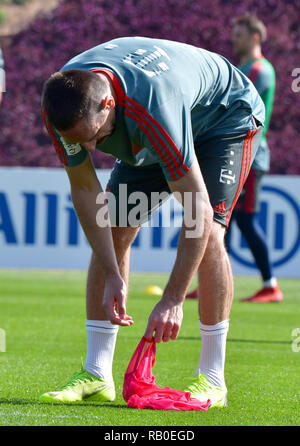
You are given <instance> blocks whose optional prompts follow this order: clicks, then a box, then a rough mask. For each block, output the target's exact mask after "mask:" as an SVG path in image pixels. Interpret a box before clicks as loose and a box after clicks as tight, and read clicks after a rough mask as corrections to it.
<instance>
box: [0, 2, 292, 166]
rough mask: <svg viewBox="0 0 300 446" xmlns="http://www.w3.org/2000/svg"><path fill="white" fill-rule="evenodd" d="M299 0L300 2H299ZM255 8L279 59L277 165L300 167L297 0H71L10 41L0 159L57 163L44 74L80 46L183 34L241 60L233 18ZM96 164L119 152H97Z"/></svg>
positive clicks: (273, 131)
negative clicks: (233, 39) (43, 109)
mask: <svg viewBox="0 0 300 446" xmlns="http://www.w3.org/2000/svg"><path fill="white" fill-rule="evenodd" d="M297 3H298V6H297ZM246 11H250V12H253V13H256V14H257V15H258V17H259V18H260V19H261V20H263V22H264V23H265V24H266V26H267V29H268V39H267V42H266V44H265V45H264V46H263V54H264V55H265V57H266V58H267V59H269V60H270V62H271V63H272V64H273V65H274V67H275V70H276V75H277V88H276V96H275V105H274V112H273V116H272V120H271V124H270V130H269V134H268V141H269V145H270V148H271V160H272V161H271V172H272V173H279V174H284V173H289V174H300V156H299V154H300V125H299V123H300V92H299V93H295V92H293V91H292V88H291V85H292V81H293V77H292V75H291V73H292V71H293V69H294V68H296V67H300V59H299V54H300V9H299V2H298V0H293V1H291V0H264V1H254V0H244V1H243V2H241V1H240V0H232V1H230V2H229V1H227V0H156V1H155V2H153V1H150V0H113V1H111V2H108V1H106V0H89V1H84V0H66V1H63V2H62V3H61V4H60V5H59V6H58V7H57V8H56V9H55V10H53V11H52V12H51V13H50V14H48V15H47V16H44V17H40V18H38V19H36V20H35V21H34V22H33V23H32V24H31V25H30V27H29V28H28V29H27V30H25V31H22V32H21V33H19V34H18V35H16V36H14V37H13V38H12V39H10V41H7V42H5V41H4V46H3V48H2V49H3V54H4V58H5V64H6V89H7V92H6V93H5V94H4V100H3V103H2V106H1V107H0V126H1V127H0V128H1V133H0V148H1V149H0V165H3V166H16V165H18V166H45V167H49V166H59V165H60V164H59V161H58V158H57V156H56V154H55V151H54V149H53V148H52V144H51V141H50V139H49V137H48V136H47V134H46V133H45V131H44V129H43V124H42V119H41V114H40V95H41V90H42V85H43V83H44V81H45V80H46V79H47V78H48V77H49V75H50V74H52V73H53V72H54V71H57V70H59V69H60V68H61V66H62V65H64V64H65V62H66V61H67V60H68V59H70V58H71V57H73V56H75V55H76V54H78V53H80V52H81V51H84V50H86V49H88V48H90V47H92V46H94V45H97V44H99V43H102V42H105V41H107V40H110V39H112V38H116V37H121V36H130V35H143V36H148V37H158V38H167V39H171V40H178V41H182V42H186V43H190V44H194V45H197V46H200V47H204V48H206V49H208V50H211V51H216V52H218V53H221V54H222V55H224V56H225V57H227V58H228V59H229V60H230V61H231V62H233V63H234V64H237V63H238V60H237V59H236V58H235V57H234V55H233V53H232V47H231V43H230V30H231V20H232V18H233V17H235V16H237V15H241V14H243V13H245V12H246ZM94 161H95V164H96V166H97V167H104V168H105V167H111V166H112V164H113V162H114V160H113V159H112V158H111V157H107V156H106V155H104V154H101V153H98V154H97V155H96V156H95V158H94Z"/></svg>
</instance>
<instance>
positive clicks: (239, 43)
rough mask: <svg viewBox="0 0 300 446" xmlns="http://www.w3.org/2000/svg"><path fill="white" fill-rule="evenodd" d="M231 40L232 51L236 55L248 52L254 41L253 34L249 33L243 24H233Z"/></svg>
mask: <svg viewBox="0 0 300 446" xmlns="http://www.w3.org/2000/svg"><path fill="white" fill-rule="evenodd" d="M231 42H232V45H233V51H234V53H235V54H237V55H238V56H240V57H241V56H243V55H245V54H249V53H250V51H251V50H252V48H253V46H254V44H255V42H254V38H253V34H251V33H250V32H249V30H248V28H247V26H245V25H235V26H234V27H233V29H232V34H231Z"/></svg>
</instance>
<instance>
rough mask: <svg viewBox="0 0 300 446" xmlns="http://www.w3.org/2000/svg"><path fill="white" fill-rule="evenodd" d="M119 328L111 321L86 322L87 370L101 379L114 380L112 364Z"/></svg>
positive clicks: (85, 366)
mask: <svg viewBox="0 0 300 446" xmlns="http://www.w3.org/2000/svg"><path fill="white" fill-rule="evenodd" d="M118 330H119V326H118V325H114V324H112V323H111V322H110V321H93V320H87V321H86V331H87V333H86V334H87V351H86V360H85V364H84V368H85V370H87V371H88V372H89V373H92V374H93V375H95V376H98V377H99V378H102V379H105V380H112V362H113V357H114V351H115V345H116V340H117V334H118Z"/></svg>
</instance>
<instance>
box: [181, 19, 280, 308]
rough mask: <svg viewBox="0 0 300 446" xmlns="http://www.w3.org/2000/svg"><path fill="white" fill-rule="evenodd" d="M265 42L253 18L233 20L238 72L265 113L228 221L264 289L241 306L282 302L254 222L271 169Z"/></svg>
mask: <svg viewBox="0 0 300 446" xmlns="http://www.w3.org/2000/svg"><path fill="white" fill-rule="evenodd" d="M265 39H266V28H265V26H264V24H263V23H262V22H261V21H260V20H258V19H257V17H255V16H254V15H252V14H246V15H245V16H242V17H239V18H237V19H235V20H234V27H233V30H232V42H233V47H234V51H235V53H236V54H238V55H239V56H240V58H241V65H239V67H238V68H239V69H240V70H241V71H242V72H243V73H244V74H245V75H246V76H248V78H249V79H250V80H251V81H252V82H253V83H254V85H255V87H256V89H257V91H258V92H259V94H260V95H261V98H262V100H263V102H264V104H265V110H266V119H265V125H264V128H263V132H262V138H261V142H260V145H259V148H258V151H257V153H256V157H255V159H254V161H253V164H252V166H251V169H250V172H249V175H248V178H247V181H246V183H245V186H244V188H243V190H242V192H241V195H240V197H239V200H238V202H237V204H236V207H235V209H234V211H233V215H232V219H231V224H232V221H233V220H234V219H235V221H236V223H237V226H238V228H239V229H240V231H241V232H242V234H243V236H244V237H245V239H246V240H247V243H248V246H249V249H250V251H251V253H252V255H253V257H254V260H255V263H256V265H257V267H258V269H259V271H260V274H261V277H262V281H263V288H262V289H261V290H259V291H258V292H257V293H255V294H254V295H253V296H250V297H246V298H243V299H241V300H242V301H243V302H280V301H281V300H282V298H283V295H282V292H281V290H280V289H279V286H278V284H277V280H276V277H274V274H273V272H272V266H271V263H270V256H269V248H268V245H267V243H266V237H265V234H264V233H263V231H262V229H261V227H260V225H259V223H258V221H257V213H258V211H259V192H260V187H261V181H262V177H263V175H264V174H265V172H267V171H268V170H269V168H270V151H269V147H268V143H267V139H266V135H267V130H268V127H269V123H270V118H271V114H272V107H273V100H274V92H275V71H274V68H273V66H272V65H271V63H270V62H269V61H267V60H266V59H265V58H264V56H263V55H262V49H261V45H262V43H263V42H264V41H265ZM231 224H230V225H229V228H228V231H227V234H226V239H225V241H226V245H227V246H228V248H230V237H231V227H232V226H231ZM197 295H198V292H197V289H196V290H193V291H191V292H190V293H188V294H187V296H186V297H187V298H188V299H195V298H197Z"/></svg>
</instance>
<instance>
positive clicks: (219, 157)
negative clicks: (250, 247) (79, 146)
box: [107, 125, 262, 227]
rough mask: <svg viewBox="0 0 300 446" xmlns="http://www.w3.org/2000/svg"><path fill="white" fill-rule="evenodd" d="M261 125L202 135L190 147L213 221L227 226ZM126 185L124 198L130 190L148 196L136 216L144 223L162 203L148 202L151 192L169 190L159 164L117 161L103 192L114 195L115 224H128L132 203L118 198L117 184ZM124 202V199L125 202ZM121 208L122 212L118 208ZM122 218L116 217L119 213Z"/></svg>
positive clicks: (254, 152) (112, 210)
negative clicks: (204, 185)
mask: <svg viewBox="0 0 300 446" xmlns="http://www.w3.org/2000/svg"><path fill="white" fill-rule="evenodd" d="M261 133H262V127H261V126H260V125H258V126H257V127H256V128H254V129H253V130H247V131H245V132H243V133H241V132H240V133H231V134H226V135H218V136H211V137H210V136H209V135H206V136H202V137H201V138H197V139H196V141H195V143H194V146H195V153H196V156H197V159H198V162H199V165H200V169H201V172H202V175H203V179H204V182H205V184H206V188H207V191H208V195H209V198H210V202H211V205H212V207H213V210H214V220H215V221H217V222H219V223H221V224H222V225H224V226H226V227H227V226H228V224H229V221H230V217H231V214H232V211H233V209H234V207H235V205H236V203H237V201H238V197H239V195H240V193H241V191H242V189H243V186H244V183H245V181H246V178H247V176H248V173H249V171H250V168H251V164H252V162H253V160H254V157H255V154H256V152H257V149H258V146H259V142H260V138H261ZM120 184H125V185H126V186H127V197H128V196H129V195H130V194H132V193H134V192H143V193H144V194H146V196H147V197H148V201H147V202H148V207H147V211H146V212H145V213H144V215H140V218H139V221H140V223H141V224H142V223H145V222H146V221H147V220H148V219H149V218H150V217H151V214H152V213H153V212H154V211H155V209H157V208H158V207H159V205H161V204H162V202H157V203H153V200H152V202H151V199H150V197H151V193H152V192H160V193H161V192H167V193H168V194H169V193H170V189H169V187H168V183H167V181H166V179H165V177H164V175H163V172H162V169H161V167H160V166H159V164H151V165H149V166H143V167H135V166H131V165H129V164H127V163H124V162H122V161H117V162H116V164H115V166H114V168H113V171H112V173H111V177H110V180H109V182H108V185H107V191H109V192H111V193H112V194H114V196H115V199H116V206H115V207H113V208H110V210H111V212H114V210H116V215H112V222H115V224H116V225H117V226H130V224H129V223H128V222H127V221H126V220H127V219H126V218H125V221H124V215H123V214H124V212H126V216H125V217H127V215H128V214H129V212H130V210H131V209H132V208H133V207H134V206H136V203H135V204H129V203H128V200H127V197H126V196H124V195H122V197H121V198H120V197H119V185H120ZM126 201H127V202H126ZM122 209H124V212H123V211H122ZM119 210H120V211H121V213H122V217H120V215H119V214H120V212H119Z"/></svg>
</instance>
